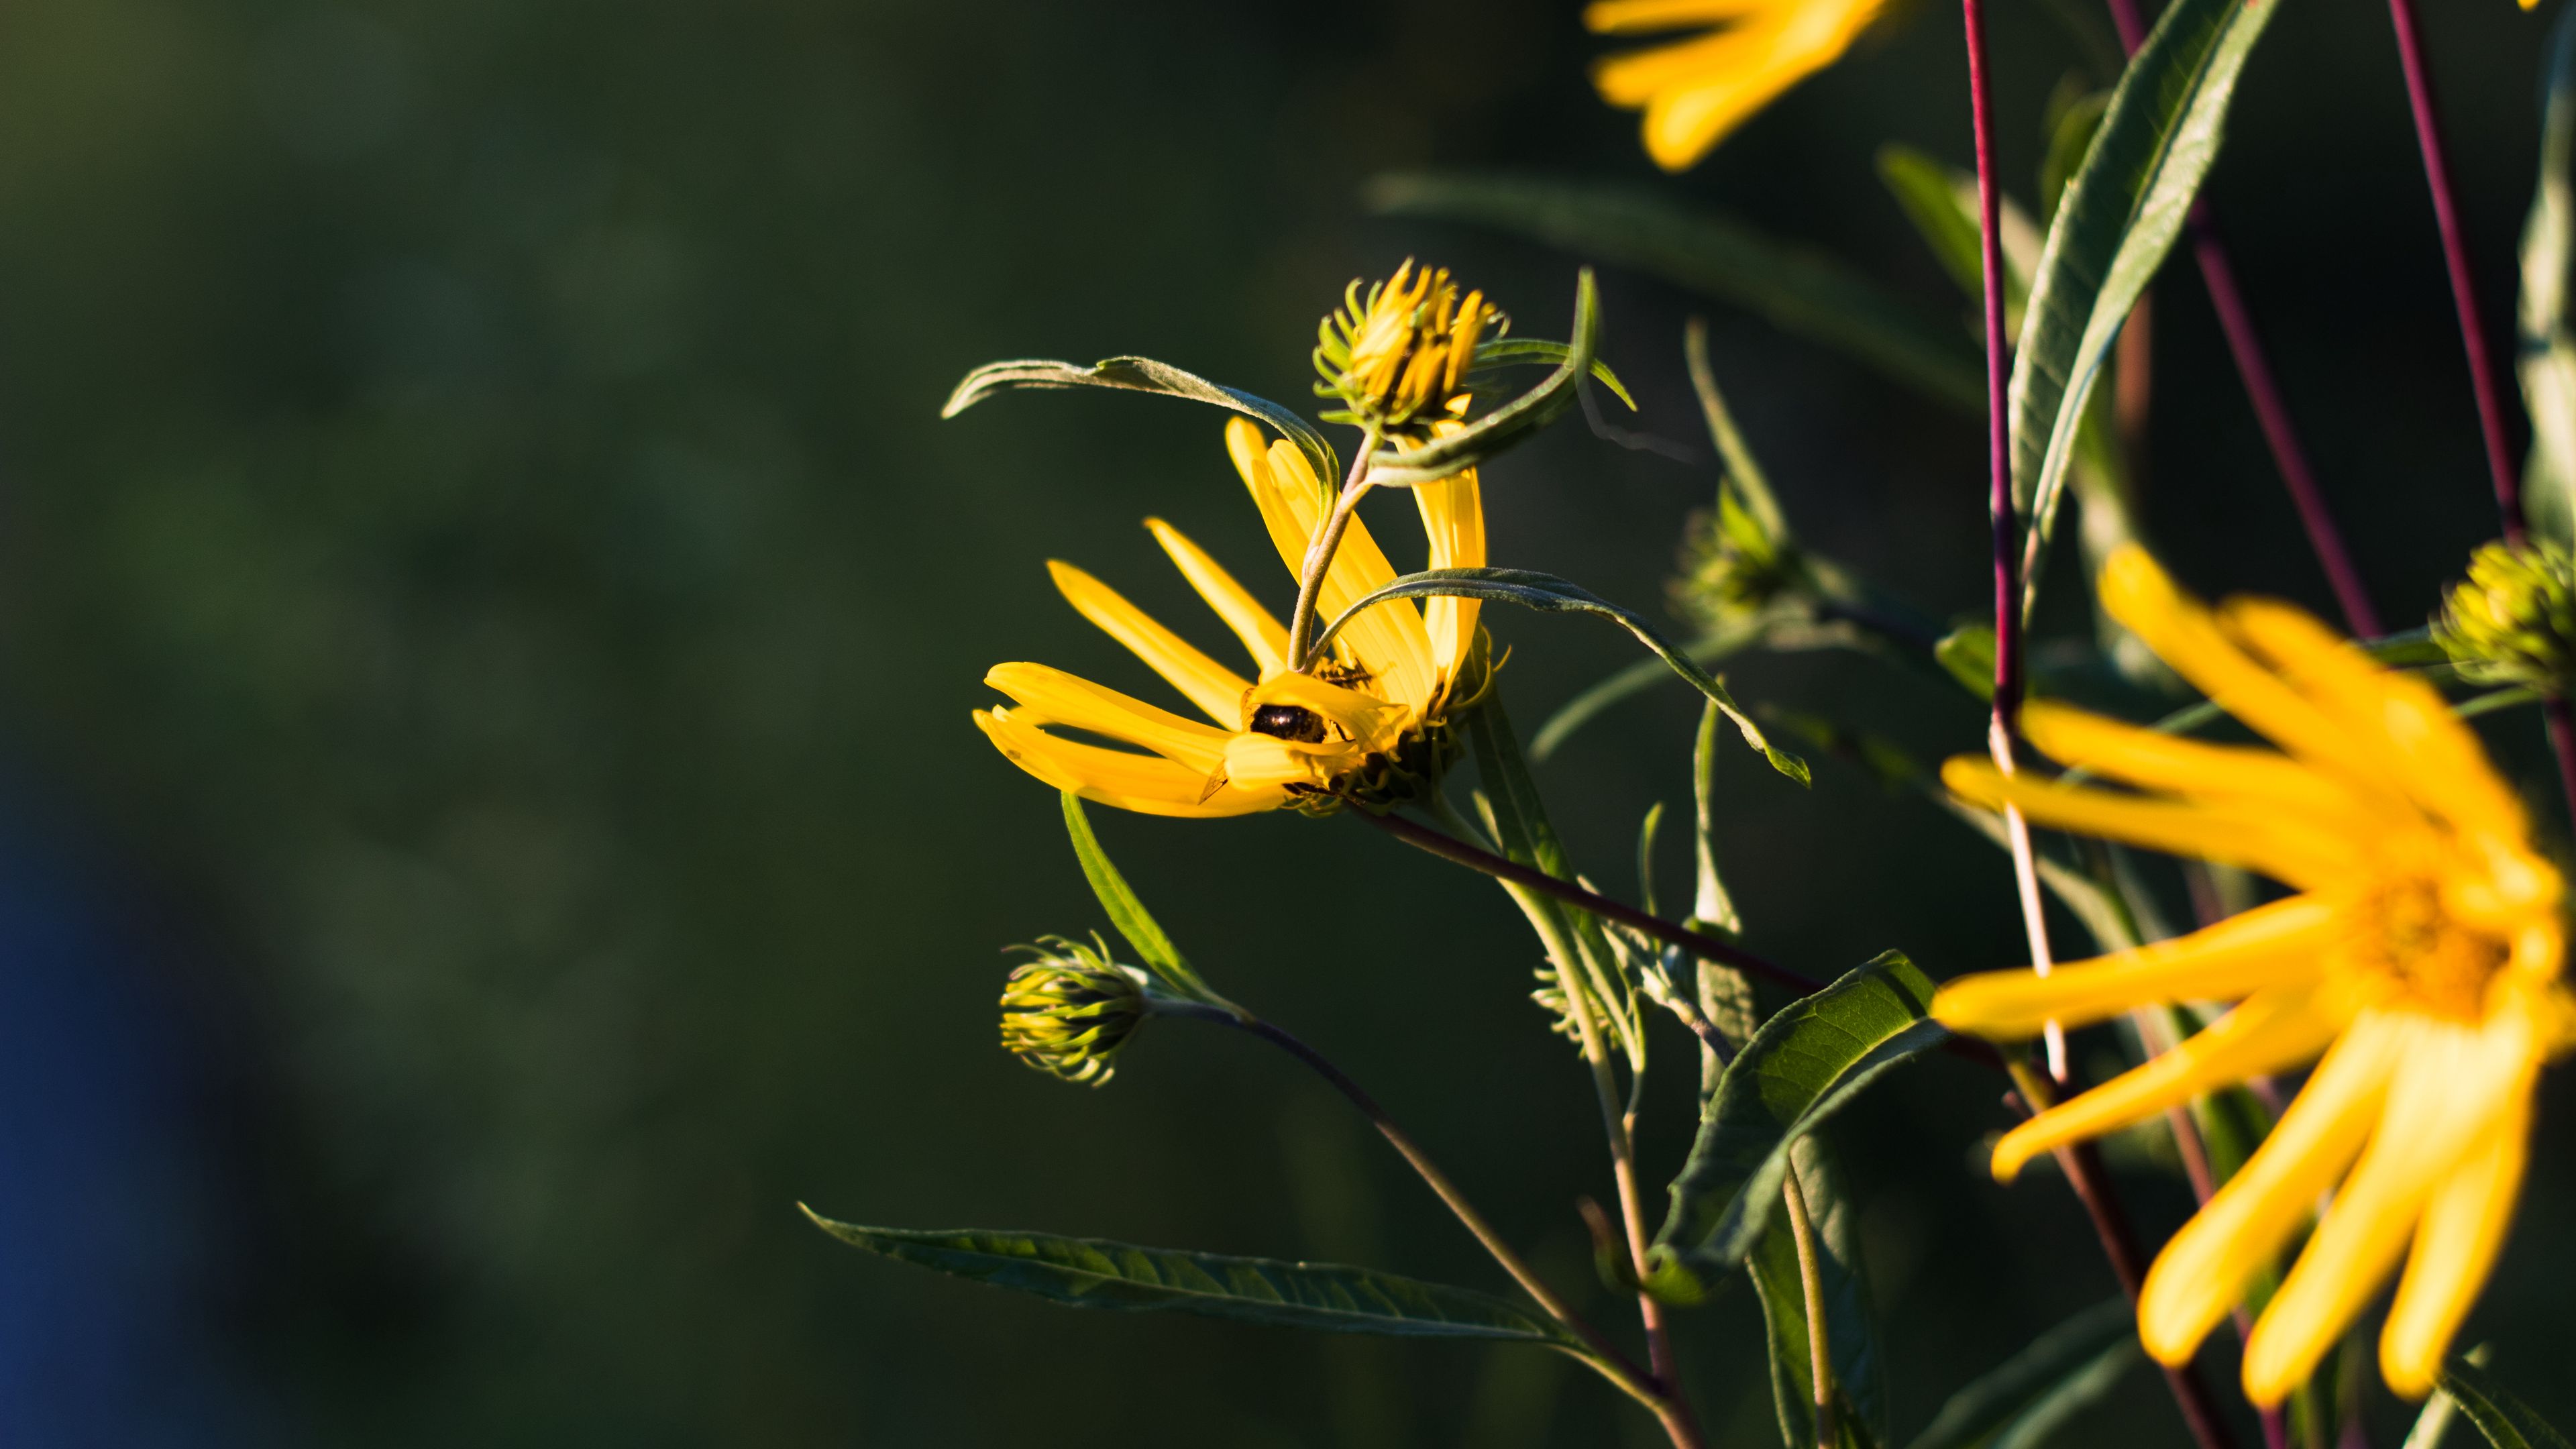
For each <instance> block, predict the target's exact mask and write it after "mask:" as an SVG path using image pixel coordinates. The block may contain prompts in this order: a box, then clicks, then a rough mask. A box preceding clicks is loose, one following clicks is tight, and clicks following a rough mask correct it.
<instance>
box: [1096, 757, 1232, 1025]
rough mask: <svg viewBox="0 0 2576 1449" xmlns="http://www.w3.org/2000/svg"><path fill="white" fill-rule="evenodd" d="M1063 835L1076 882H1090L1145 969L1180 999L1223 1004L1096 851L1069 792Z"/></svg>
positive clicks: (1123, 879) (1103, 855) (1101, 852)
mask: <svg viewBox="0 0 2576 1449" xmlns="http://www.w3.org/2000/svg"><path fill="white" fill-rule="evenodd" d="M1064 833H1065V834H1066V835H1068V836H1071V837H1072V838H1073V854H1074V858H1075V859H1077V860H1079V861H1081V862H1082V878H1083V879H1084V880H1087V881H1089V882H1091V893H1092V894H1093V895H1095V896H1098V897H1099V898H1100V908H1101V909H1102V910H1104V911H1107V912H1108V913H1109V924H1110V925H1112V926H1115V927H1117V928H1118V934H1119V935H1121V936H1124V937H1126V938H1127V944H1128V945H1129V946H1132V947H1134V948H1135V951H1136V955H1137V958H1138V959H1139V960H1140V961H1142V962H1143V963H1144V965H1145V967H1146V969H1147V970H1150V971H1152V972H1153V973H1154V974H1155V975H1157V976H1160V977H1162V978H1163V980H1164V982H1165V984H1167V985H1169V986H1171V987H1172V988H1173V989H1175V990H1177V991H1180V992H1182V993H1184V994H1186V995H1189V996H1194V997H1197V998H1198V999H1200V1000H1202V1001H1206V1002H1210V1003H1216V1004H1223V1002H1224V998H1223V997H1220V996H1218V995H1217V994H1216V993H1215V992H1213V991H1211V990H1209V989H1208V984H1207V983H1206V982H1205V981H1202V980H1200V979H1199V974H1198V973H1197V972H1196V971H1193V970H1191V969H1190V965H1189V963H1188V962H1187V961H1184V960H1182V959H1181V951H1180V948H1179V947H1177V946H1175V945H1173V944H1172V938H1171V937H1169V936H1166V935H1164V934H1163V928H1162V926H1161V925H1159V924H1157V923H1156V922H1155V920H1154V916H1153V913H1152V912H1150V911H1148V910H1146V909H1145V903H1144V902H1143V901H1141V900H1138V899H1137V898H1136V892H1135V891H1134V890H1133V889H1132V888H1130V887H1129V886H1128V884H1127V877H1125V876H1123V875H1120V874H1119V873H1118V867H1117V866H1115V865H1112V864H1110V861H1109V852H1107V851H1105V850H1103V849H1101V848H1100V837H1099V836H1097V835H1094V834H1092V833H1091V817H1090V816H1088V815H1086V814H1084V813H1083V809H1082V797H1081V796H1079V795H1076V794H1075V793H1073V792H1072V791H1071V790H1067V791H1065V792H1064Z"/></svg>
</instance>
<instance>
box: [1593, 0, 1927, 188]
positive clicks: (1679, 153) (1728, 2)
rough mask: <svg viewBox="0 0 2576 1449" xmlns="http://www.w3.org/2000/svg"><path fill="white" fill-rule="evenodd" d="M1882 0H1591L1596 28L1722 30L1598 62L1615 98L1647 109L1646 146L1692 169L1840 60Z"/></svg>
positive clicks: (1621, 31) (1670, 164) (1609, 31)
mask: <svg viewBox="0 0 2576 1449" xmlns="http://www.w3.org/2000/svg"><path fill="white" fill-rule="evenodd" d="M1884 8H1885V0H1593V3H1592V4H1590V5H1588V6H1586V7H1585V8H1584V11H1583V23H1584V25H1585V26H1587V27H1589V28H1590V29H1591V30H1592V31H1593V32H1594V33H1595V34H1600V35H1631V34H1637V33H1641V32H1650V31H1665V30H1685V29H1692V28H1695V27H1698V26H1703V25H1714V26H1718V27H1720V28H1719V29H1716V30H1712V31H1709V32H1708V33H1706V34H1704V35H1694V36H1691V37H1689V38H1687V39H1682V40H1676V41H1674V42H1672V43H1670V44H1668V45H1659V46H1653V47H1650V48H1648V49H1645V50H1634V51H1629V52H1627V53H1625V54H1623V55H1614V56H1610V57H1609V58H1607V59H1605V60H1602V61H1601V62H1599V63H1598V64H1597V65H1595V66H1594V67H1593V71H1592V80H1593V84H1595V85H1597V86H1599V87H1600V89H1601V98H1602V99H1603V100H1605V101H1608V102H1609V103H1610V104H1612V105H1614V106H1619V107H1622V108H1625V109H1628V110H1643V111H1644V112H1645V113H1646V154H1647V155H1649V156H1652V157H1654V158H1655V164H1656V165H1658V166H1661V167H1663V168H1664V169H1665V170H1667V171H1682V170H1687V169H1688V168H1690V167H1691V166H1692V165H1694V164H1695V163H1697V162H1698V160H1699V159H1700V158H1701V157H1703V156H1705V155H1707V154H1708V153H1709V151H1710V149H1711V148H1713V147H1715V146H1716V145H1717V143H1718V142H1720V141H1723V140H1725V139H1726V137H1727V133H1729V132H1731V131H1733V130H1734V129H1735V128H1736V127H1737V126H1740V125H1742V124H1743V123H1744V121H1745V120H1746V118H1748V117H1750V116H1751V115H1752V114H1753V113H1754V112H1756V111H1758V110H1760V109H1762V108H1763V107H1764V106H1767V105H1769V104H1771V102H1773V101H1774V100H1777V99H1778V98H1779V96H1780V94H1781V93H1782V92H1783V91H1786V90H1788V89H1789V87H1791V86H1793V85H1796V84H1797V83H1798V82H1800V81H1802V80H1805V79H1806V78H1807V77H1808V76H1810V75H1813V74H1815V73H1816V72H1817V71H1820V70H1823V69H1824V68H1825V67H1826V66H1829V65H1831V64H1833V63H1834V62H1835V61H1837V60H1840V59H1841V58H1842V54H1843V52H1844V51H1846V50H1848V49H1850V48H1851V43H1852V42H1853V41H1854V40H1856V39H1858V38H1859V36H1860V33H1861V32H1862V31H1863V30H1866V29H1868V28H1869V23H1870V22H1871V21H1872V20H1875V19H1877V18H1878V14H1879V12H1880V11H1881V10H1882V9H1884Z"/></svg>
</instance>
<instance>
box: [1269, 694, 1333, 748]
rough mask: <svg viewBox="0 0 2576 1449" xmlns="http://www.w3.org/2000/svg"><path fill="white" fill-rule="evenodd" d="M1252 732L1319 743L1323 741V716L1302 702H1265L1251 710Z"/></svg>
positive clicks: (1276, 737)
mask: <svg viewBox="0 0 2576 1449" xmlns="http://www.w3.org/2000/svg"><path fill="white" fill-rule="evenodd" d="M1252 732H1253V733H1254V734H1257V735H1268V736H1270V737H1271V738H1273V739H1280V740H1295V741H1297V742H1298V743H1299V744H1306V745H1319V744H1322V743H1323V742H1324V717H1323V716H1322V715H1319V714H1317V713H1315V712H1314V711H1313V710H1311V709H1308V708H1306V707H1305V706H1304V705H1302V704H1265V705H1263V706H1262V707H1261V708H1259V709H1256V710H1254V711H1253V712H1252Z"/></svg>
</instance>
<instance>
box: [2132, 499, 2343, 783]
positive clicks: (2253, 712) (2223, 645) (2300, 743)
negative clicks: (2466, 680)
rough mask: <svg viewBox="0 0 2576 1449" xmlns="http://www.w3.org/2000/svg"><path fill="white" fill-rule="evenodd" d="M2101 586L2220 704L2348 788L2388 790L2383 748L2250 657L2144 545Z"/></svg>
mask: <svg viewBox="0 0 2576 1449" xmlns="http://www.w3.org/2000/svg"><path fill="white" fill-rule="evenodd" d="M2097 586H2098V587H2099V589H2100V590H2101V596H2102V606H2103V608H2104V609H2105V610H2107V611H2108V612H2109V613H2110V615H2111V617H2112V618H2114V619H2117V620H2119V621H2120V623H2122V624H2124V625H2126V626H2127V627H2128V629H2129V631H2130V632H2131V633H2133V634H2135V635H2137V636H2138V637H2139V638H2140V639H2143V640H2145V641H2146V644H2147V647H2148V648H2150V649H2152V650H2154V651H2155V652H2156V657H2157V658H2159V659H2162V660H2163V661H2164V662H2165V663H2167V664H2169V665H2172V666H2173V668H2174V671H2175V672H2176V673H2178V674H2180V675H2182V677H2183V678H2185V679H2188V680H2190V681H2191V682H2192V683H2193V684H2194V685H2196V686H2198V687H2199V689H2200V691H2201V692H2202V693H2203V694H2206V695H2208V696H2209V697H2210V698H2211V699H2212V700H2214V701H2216V702H2217V704H2218V705H2219V707H2220V708H2222V709H2224V710H2226V711H2227V712H2228V713H2229V714H2232V715H2234V716H2236V717H2237V718H2238V719H2240V720H2243V721H2244V722H2245V723H2246V724H2248V725H2251V726H2252V727H2254V728H2255V729H2256V730H2258V731H2260V732H2261V733H2263V734H2264V735H2267V736H2269V737H2270V738H2271V740H2272V742H2273V743H2274V744H2277V745H2279V746H2280V747H2281V748H2283V749H2285V750H2288V751H2289V752H2290V753H2292V754H2294V755H2297V756H2299V757H2301V758H2302V759H2305V760H2308V761H2310V762H2311V763H2314V764H2320V765H2324V766H2327V767H2329V768H2331V769H2333V770H2335V771H2336V772H2337V774H2338V775H2339V776H2341V777H2342V778H2343V780H2344V781H2345V783H2346V784H2347V785H2350V786H2352V787H2353V788H2356V789H2361V790H2382V789H2385V788H2386V782H2385V781H2384V780H2382V779H2380V778H2379V776H2380V773H2381V769H2382V765H2381V760H2380V757H2379V755H2378V754H2377V752H2375V751H2373V750H2371V749H2369V748H2368V747H2367V746H2365V745H2363V744H2361V743H2360V742H2358V741H2356V740H2355V739H2354V738H2353V737H2352V735H2351V734H2350V732H2349V731H2348V730H2347V729H2346V728H2345V726H2344V725H2343V723H2342V722H2340V721H2338V720H2336V719H2334V718H2332V717H2330V716H2329V715H2327V714H2326V713H2325V712H2324V711H2323V710H2320V709H2319V708H2318V707H2317V706H2316V705H2315V703H2314V702H2312V701H2310V700H2309V699H2308V698H2306V697H2305V696H2304V695H2302V694H2300V693H2299V691H2297V690H2295V689H2293V688H2291V687H2290V686H2289V685H2288V684H2286V683H2284V682H2282V681H2281V680H2280V679H2278V678H2276V677H2275V676H2274V675H2273V674H2272V672H2271V671H2270V670H2268V669H2266V668H2264V667H2263V666H2262V665H2260V664H2258V663H2256V662H2255V661H2254V660H2252V659H2249V658H2247V657H2246V655H2245V653H2244V651H2243V650H2241V649H2239V648H2237V647H2236V644H2235V643H2234V641H2232V640H2230V639H2229V638H2228V637H2227V635H2226V633H2225V631H2224V630H2222V629H2220V628H2219V626H2218V621H2217V620H2216V619H2215V618H2213V617H2212V616H2211V615H2210V613H2209V611H2208V610H2206V609H2204V608H2202V607H2201V606H2200V605H2199V604H2198V603H2197V602H2195V601H2194V600H2192V599H2191V598H2189V597H2187V596H2186V595H2185V594H2184V593H2183V592H2182V590H2181V589H2179V588H2177V587H2175V585H2174V582H2173V580H2172V579H2170V578H2168V577H2166V575H2165V571H2164V570H2163V569H2162V568H2161V567H2159V566H2158V565H2157V563H2156V561H2155V560H2154V559H2153V558H2150V557H2149V556H2148V555H2147V551H2146V550H2145V549H2142V548H2139V547H2137V546H2136V545H2135V544H2130V545H2126V546H2124V547H2122V548H2120V549H2118V550H2117V551H2115V552H2114V553H2113V554H2112V555H2111V557H2110V558H2109V560H2107V561H2106V562H2105V563H2104V564H2103V567H2102V574H2101V577H2100V579H2099V580H2098V583H2097Z"/></svg>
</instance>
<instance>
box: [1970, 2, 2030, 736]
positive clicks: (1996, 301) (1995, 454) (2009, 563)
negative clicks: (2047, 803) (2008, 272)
mask: <svg viewBox="0 0 2576 1449" xmlns="http://www.w3.org/2000/svg"><path fill="white" fill-rule="evenodd" d="M1960 10H1961V11H1962V13H1963V16H1964V18H1965V20H1966V22H1967V27H1968V116H1969V124H1970V125H1971V127H1972V128H1973V129H1974V132H1975V136H1976V148H1977V233H1978V236H1977V241H1978V247H1979V255H1980V257H1981V259H1982V260H1983V263H1984V266H1985V281H1986V295H1985V304H1986V485H1987V489H1986V513H1987V521H1988V524H1989V526H1990V528H1991V530H1992V533H1993V540H1994V572H1995V729H1996V732H1997V734H1998V735H1999V736H2000V737H2001V738H2003V739H2005V740H2009V739H2010V738H2011V735H2012V733H2013V720H2014V717H2015V716H2016V715H2018V714H2019V713H2020V712H2021V581H2020V579H2019V577H2018V576H2017V575H2018V564H2019V560H2020V556H2021V551H2020V550H2019V549H2018V548H2016V547H2015V546H2014V545H2015V544H2016V542H2017V540H2016V539H2015V537H2014V529H2015V519H2014V517H2013V496H2012V453H2011V425H2010V421H2009V419H2008V417H2007V415H2006V412H2005V407H2006V401H2007V399H2006V392H2005V389H2006V378H2007V376H2008V371H2009V363H2010V361H2011V358H2010V353H2009V350H2008V349H2009V347H2010V345H2011V344H2010V342H2009V341H2008V340H2007V339H2006V338H2005V336H2004V289H2003V275H2004V253H2003V231H2002V223H2001V220H2000V217H1999V213H2000V212H2001V210H2002V199H2001V197H2000V195H1999V193H1998V188H1997V187H1996V185H1995V122H1994V100H1993V96H1992V93H1991V87H1990V86H1989V85H1988V82H1987V77H1986V14H1985V7H1984V5H1983V3H1982V0H1961V3H1960Z"/></svg>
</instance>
